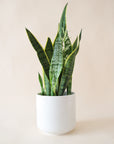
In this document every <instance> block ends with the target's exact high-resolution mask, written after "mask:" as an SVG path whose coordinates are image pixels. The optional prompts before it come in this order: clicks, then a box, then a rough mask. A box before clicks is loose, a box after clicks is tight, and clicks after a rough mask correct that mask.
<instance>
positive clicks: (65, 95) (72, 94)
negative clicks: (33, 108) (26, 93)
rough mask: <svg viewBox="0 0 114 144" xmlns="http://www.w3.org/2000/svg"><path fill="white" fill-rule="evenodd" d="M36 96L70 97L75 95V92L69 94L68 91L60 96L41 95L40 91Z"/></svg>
mask: <svg viewBox="0 0 114 144" xmlns="http://www.w3.org/2000/svg"><path fill="white" fill-rule="evenodd" d="M36 96H41V97H69V96H75V92H72V93H71V94H69V95H67V94H66V93H65V94H64V95H61V96H60V95H59V96H50V95H41V94H40V93H37V94H36Z"/></svg>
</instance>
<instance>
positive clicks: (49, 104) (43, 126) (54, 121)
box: [36, 94, 76, 134]
mask: <svg viewBox="0 0 114 144" xmlns="http://www.w3.org/2000/svg"><path fill="white" fill-rule="evenodd" d="M36 117H37V119H36V122H37V127H38V128H39V129H40V130H42V131H44V132H48V133H52V134H65V133H67V132H69V131H71V130H73V129H74V128H75V126H76V120H75V94H71V95H64V96H42V95H36Z"/></svg>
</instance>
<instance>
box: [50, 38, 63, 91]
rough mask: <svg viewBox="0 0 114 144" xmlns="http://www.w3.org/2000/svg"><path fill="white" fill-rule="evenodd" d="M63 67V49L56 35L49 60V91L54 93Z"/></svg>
mask: <svg viewBox="0 0 114 144" xmlns="http://www.w3.org/2000/svg"><path fill="white" fill-rule="evenodd" d="M62 67H63V51H62V41H61V39H60V37H58V38H57V39H56V41H55V46H54V52H53V56H52V60H51V65H50V70H49V77H50V84H51V91H53V93H55V88H56V84H57V82H58V78H59V76H60V73H61V71H62Z"/></svg>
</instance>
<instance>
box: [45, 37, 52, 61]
mask: <svg viewBox="0 0 114 144" xmlns="http://www.w3.org/2000/svg"><path fill="white" fill-rule="evenodd" d="M45 52H46V54H47V56H48V59H49V61H50V62H51V58H52V55H53V46H52V42H51V39H50V38H49V37H48V39H47V43H46V47H45Z"/></svg>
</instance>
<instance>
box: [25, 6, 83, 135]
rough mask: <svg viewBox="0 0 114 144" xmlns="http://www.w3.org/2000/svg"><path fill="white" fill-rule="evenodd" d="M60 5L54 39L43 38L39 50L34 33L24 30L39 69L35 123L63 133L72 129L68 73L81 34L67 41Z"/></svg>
mask: <svg viewBox="0 0 114 144" xmlns="http://www.w3.org/2000/svg"><path fill="white" fill-rule="evenodd" d="M66 9H67V4H66V5H65V7H64V10H63V13H62V16H61V19H60V23H59V26H58V31H57V35H56V38H55V40H54V42H53V43H52V42H51V39H50V38H48V39H47V43H46V46H45V48H44V49H43V48H42V46H41V45H40V43H39V42H38V40H37V39H36V38H35V36H34V35H33V34H32V33H31V32H30V31H29V30H28V29H26V32H27V35H28V38H29V40H30V42H31V44H32V46H33V48H34V49H35V51H36V53H37V56H38V58H39V60H40V63H41V65H42V68H43V80H42V77H41V75H40V74H39V73H38V78H39V82H40V86H41V93H38V94H37V95H36V116H37V126H38V128H40V129H41V130H43V131H44V132H49V133H54V134H64V133H67V132H69V131H71V130H72V129H74V128H75V124H76V121H75V93H73V92H72V91H71V88H72V73H73V68H74V63H75V57H76V55H77V53H78V51H79V47H80V40H81V33H82V30H81V31H80V34H79V36H77V37H76V40H75V41H74V43H73V44H71V41H70V38H69V36H68V31H67V27H66Z"/></svg>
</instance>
